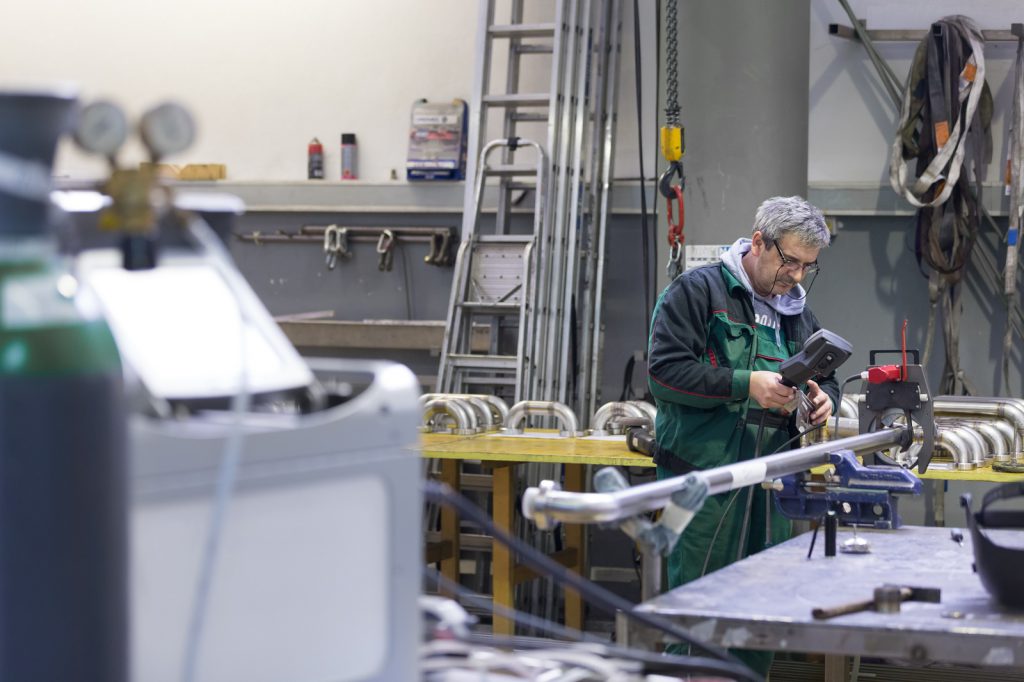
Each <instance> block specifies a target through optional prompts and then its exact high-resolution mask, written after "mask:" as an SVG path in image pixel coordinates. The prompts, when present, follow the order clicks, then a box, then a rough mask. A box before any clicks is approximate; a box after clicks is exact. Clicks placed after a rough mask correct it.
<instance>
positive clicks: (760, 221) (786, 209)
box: [753, 196, 832, 249]
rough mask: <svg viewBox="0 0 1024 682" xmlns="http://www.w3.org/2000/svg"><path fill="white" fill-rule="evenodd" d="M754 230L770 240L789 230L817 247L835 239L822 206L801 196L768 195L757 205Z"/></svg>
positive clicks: (801, 240) (825, 245) (806, 242)
mask: <svg viewBox="0 0 1024 682" xmlns="http://www.w3.org/2000/svg"><path fill="white" fill-rule="evenodd" d="M753 231H754V232H757V231H760V232H761V235H762V236H763V237H764V239H765V241H766V242H768V243H771V242H777V241H779V239H781V238H782V237H783V236H784V235H787V234H795V235H796V236H797V239H799V240H800V242H801V243H802V244H804V245H806V246H810V247H814V248H818V249H824V248H825V247H827V246H828V245H829V244H830V243H831V241H832V236H831V235H830V234H829V231H828V226H827V225H826V224H825V216H824V215H822V213H821V210H820V209H818V208H817V207H816V206H814V205H813V204H811V203H810V202H808V201H807V200H806V199H804V198H803V197H798V196H793V197H772V198H770V199H765V200H764V201H763V202H762V203H761V205H760V206H758V207H757V215H755V216H754V230H753Z"/></svg>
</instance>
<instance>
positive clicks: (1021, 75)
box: [1003, 25, 1024, 395]
mask: <svg viewBox="0 0 1024 682" xmlns="http://www.w3.org/2000/svg"><path fill="white" fill-rule="evenodd" d="M1018 28H1019V25H1018ZM1006 146H1007V152H1006V191H1007V193H1008V194H1009V195H1010V216H1009V220H1008V223H1007V232H1006V265H1005V269H1004V279H1003V293H1004V294H1005V296H1006V312H1007V320H1006V332H1005V335H1004V336H1003V389H1004V391H1006V394H1007V395H1009V391H1010V351H1011V350H1012V349H1013V325H1012V324H1010V319H1009V317H1010V315H1012V314H1013V310H1014V309H1016V307H1017V298H1018V297H1017V249H1018V246H1017V242H1018V240H1019V236H1020V227H1021V212H1022V210H1024V32H1021V33H1017V59H1016V62H1015V64H1014V72H1013V102H1012V103H1011V105H1010V127H1009V131H1008V135H1007V145H1006Z"/></svg>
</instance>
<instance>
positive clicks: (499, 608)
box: [423, 565, 605, 644]
mask: <svg viewBox="0 0 1024 682" xmlns="http://www.w3.org/2000/svg"><path fill="white" fill-rule="evenodd" d="M423 577H424V578H426V579H427V580H428V581H430V583H431V584H432V585H433V586H434V587H436V588H437V589H438V590H444V591H447V592H450V593H452V594H454V595H456V597H457V598H458V601H460V602H462V603H464V604H466V605H467V606H474V607H476V608H482V609H488V610H491V609H493V611H494V614H495V615H498V616H501V617H502V618H507V619H509V620H511V621H513V622H515V623H516V624H518V625H526V626H529V627H532V628H533V629H534V630H538V631H540V632H547V633H549V634H552V635H556V636H558V637H561V638H563V639H564V640H565V641H567V642H590V643H593V644H604V643H605V642H604V641H603V640H601V639H598V638H597V637H595V636H593V635H590V634H587V633H586V632H582V631H580V630H577V629H575V628H570V627H566V626H564V625H561V624H559V623H555V622H553V621H550V620H548V619H546V618H541V617H540V616H535V615H533V614H532V613H526V612H524V611H519V610H517V609H512V608H509V607H507V606H504V605H502V604H498V603H497V602H495V601H494V600H493V599H491V598H490V597H487V596H485V595H482V594H480V593H478V592H474V591H473V590H471V589H469V588H468V587H463V586H462V585H460V584H459V583H457V582H455V581H454V580H451V579H450V578H448V577H446V576H445V575H444V574H443V573H441V572H440V571H439V570H437V569H436V568H434V567H433V566H429V565H424V566H423Z"/></svg>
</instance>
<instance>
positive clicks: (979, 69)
mask: <svg viewBox="0 0 1024 682" xmlns="http://www.w3.org/2000/svg"><path fill="white" fill-rule="evenodd" d="M991 118H992V94H991V92H990V91H989V88H988V84H987V83H986V81H985V58H984V37H983V36H982V34H981V31H980V30H979V29H978V27H977V26H976V25H975V24H974V22H973V21H971V20H970V19H968V18H967V17H963V16H953V17H945V18H943V19H940V20H939V21H937V22H935V23H934V24H932V26H931V30H930V31H929V32H928V34H927V35H926V36H925V38H924V40H922V41H921V44H920V45H919V46H918V48H917V52H916V53H915V55H914V61H913V64H912V65H911V71H910V76H909V77H908V79H907V86H906V88H905V90H904V93H903V102H902V106H901V110H900V123H899V126H898V130H897V135H896V139H895V140H894V141H893V144H892V149H891V159H890V182H891V184H892V187H893V190H895V191H896V193H897V194H900V195H901V196H903V197H904V198H905V199H906V200H907V201H909V202H910V203H911V204H913V205H914V206H917V207H918V211H917V236H916V251H917V259H918V263H919V265H920V264H922V263H923V264H924V265H926V266H927V267H928V269H929V270H930V273H929V294H930V300H931V309H930V312H929V320H928V331H927V334H926V343H925V353H924V362H925V364H927V362H928V358H929V356H930V353H931V343H932V336H933V329H934V325H935V311H936V308H937V307H938V305H939V303H940V302H941V304H942V312H943V316H942V317H943V338H944V340H945V347H946V358H945V367H944V369H943V374H942V379H941V381H940V383H939V387H938V390H939V392H940V393H946V394H958V393H961V392H962V391H968V392H969V391H970V387H969V386H968V384H967V382H966V378H965V376H964V373H963V371H962V370H961V368H960V357H959V324H960V313H961V310H962V306H961V301H960V298H961V294H962V289H963V288H962V287H961V286H959V285H960V284H961V280H962V278H963V275H964V273H965V272H966V268H967V265H968V263H969V261H970V256H971V249H972V248H973V246H974V243H975V240H976V238H977V235H978V230H979V227H980V209H979V207H980V204H981V190H982V185H981V177H980V175H979V174H980V172H981V171H982V169H983V168H984V164H985V159H986V157H987V156H988V155H990V153H991V146H992V141H991V135H990V123H991ZM968 152H970V154H968ZM911 161H914V162H915V169H914V171H913V173H911V171H910V169H909V165H910V162H911ZM965 166H966V168H964V167H965ZM962 170H963V171H965V172H961V171H962ZM968 175H973V176H974V183H975V187H974V189H973V191H972V188H971V187H970V185H969V183H968Z"/></svg>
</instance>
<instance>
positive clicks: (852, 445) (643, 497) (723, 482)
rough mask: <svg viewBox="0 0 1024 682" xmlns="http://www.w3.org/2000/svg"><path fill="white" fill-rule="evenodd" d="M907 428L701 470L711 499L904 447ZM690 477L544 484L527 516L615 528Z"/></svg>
mask: <svg viewBox="0 0 1024 682" xmlns="http://www.w3.org/2000/svg"><path fill="white" fill-rule="evenodd" d="M905 432H906V427H903V426H899V427H895V428H888V429H882V430H879V431H873V432H871V433H864V434H859V435H856V436H851V437H849V438H840V439H839V440H834V441H829V442H826V443H817V444H815V445H809V446H807V447H803V448H798V449H796V450H790V451H788V452H780V453H779V454H776V455H768V456H767V457H759V458H757V459H751V460H746V461H743V462H737V463H735V464H727V465H725V466H720V467H715V468H714V469H706V470H704V471H696V472H694V474H693V475H695V476H698V477H700V478H702V479H703V480H704V482H705V483H706V484H707V486H708V494H709V495H717V494H719V493H724V492H728V491H730V490H734V489H736V488H743V487H746V486H749V485H755V484H758V483H761V482H763V481H770V480H773V479H775V478H778V477H780V476H785V475H787V474H793V473H796V472H798V471H806V470H808V469H811V468H813V467H816V466H820V465H822V464H828V462H829V458H828V455H829V453H831V452H835V451H836V450H853V451H854V452H872V451H874V450H878V449H881V448H886V447H890V446H893V445H898V444H899V443H900V442H902V440H903V438H904V434H905ZM685 479H686V477H685V476H676V477H673V478H667V479H665V480H662V481H655V482H653V483H645V484H643V485H638V486H634V487H632V488H628V489H626V490H622V491H618V492H614V493H572V492H566V491H563V490H559V489H558V486H557V484H556V483H555V482H554V481H542V482H541V484H540V486H538V487H531V488H528V489H527V490H526V492H525V493H524V494H523V516H525V517H526V518H528V519H532V520H533V521H534V523H536V524H537V525H538V526H539V527H541V528H550V527H551V526H552V525H554V523H555V522H557V521H564V522H568V523H610V522H613V521H621V520H623V519H627V518H629V517H631V516H635V515H636V514H640V513H643V512H647V511H652V510H654V509H661V508H662V507H664V506H666V505H667V504H668V503H669V501H670V499H671V497H672V493H674V492H675V491H677V490H680V489H681V488H682V487H683V486H684V485H685V483H684V481H685Z"/></svg>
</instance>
